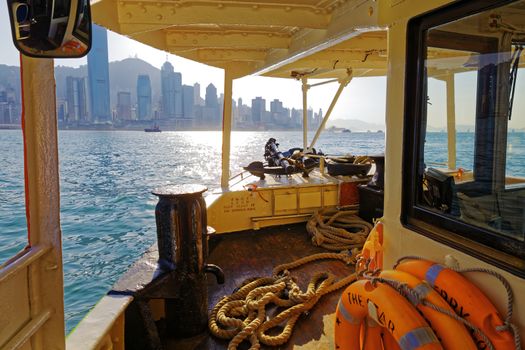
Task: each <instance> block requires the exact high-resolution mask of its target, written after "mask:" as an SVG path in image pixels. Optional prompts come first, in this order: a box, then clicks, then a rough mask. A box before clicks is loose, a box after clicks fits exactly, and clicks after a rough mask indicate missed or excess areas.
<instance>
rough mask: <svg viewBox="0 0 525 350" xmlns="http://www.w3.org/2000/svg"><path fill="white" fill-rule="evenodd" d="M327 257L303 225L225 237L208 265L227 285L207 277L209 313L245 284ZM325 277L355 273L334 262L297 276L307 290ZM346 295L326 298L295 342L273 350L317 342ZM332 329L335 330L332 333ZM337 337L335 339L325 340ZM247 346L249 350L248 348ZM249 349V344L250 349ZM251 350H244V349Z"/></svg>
mask: <svg viewBox="0 0 525 350" xmlns="http://www.w3.org/2000/svg"><path fill="white" fill-rule="evenodd" d="M321 252H326V250H324V249H322V248H318V247H315V246H313V245H312V243H311V241H310V237H309V236H308V235H307V233H306V230H305V225H304V224H298V225H291V226H286V227H279V228H269V229H262V230H260V231H251V232H242V233H237V234H231V235H226V236H225V235H221V236H220V237H218V238H217V239H213V240H212V241H211V242H210V256H209V259H208V262H209V263H212V264H216V265H218V266H220V267H221V268H222V269H223V270H224V274H225V279H226V280H225V283H224V284H223V285H217V283H216V281H215V278H214V277H213V276H211V275H209V276H208V288H209V297H208V300H209V309H210V310H211V308H212V307H213V306H214V305H215V304H216V303H217V301H219V300H220V298H221V297H222V296H224V295H228V294H231V293H232V292H233V290H234V289H235V288H236V287H238V286H239V285H240V284H241V283H242V282H243V281H244V280H246V279H247V278H252V277H262V276H270V275H271V273H272V270H273V268H274V267H275V266H276V265H279V264H282V263H288V262H291V261H294V260H296V259H299V258H302V257H304V256H308V255H311V254H315V253H321ZM320 271H326V272H331V273H333V274H334V275H335V276H336V277H337V278H341V277H344V276H347V275H348V274H350V273H353V267H351V266H345V265H344V263H342V262H339V261H334V260H326V261H320V262H313V263H310V264H308V265H305V266H303V267H300V268H297V269H294V270H292V271H291V272H292V275H293V276H296V278H297V281H298V283H299V285H300V286H301V287H302V288H303V289H304V288H305V287H306V285H307V284H308V281H309V280H310V278H311V277H312V276H313V275H314V274H315V273H316V272H320ZM341 293H342V290H339V291H336V292H334V293H331V294H329V295H326V296H324V297H323V298H322V299H321V300H320V301H319V303H318V304H317V305H316V306H315V307H314V308H313V309H312V310H311V311H310V313H309V314H308V315H304V316H301V318H300V320H299V322H298V323H297V324H296V326H295V330H294V333H293V335H292V337H291V339H290V341H289V342H288V343H287V344H285V345H283V346H280V347H264V346H263V347H262V348H263V349H264V348H270V349H277V348H278V349H293V348H294V346H300V345H305V344H308V343H309V342H312V341H314V342H315V341H316V340H318V339H319V338H320V337H321V336H322V335H323V332H324V327H325V324H323V321H326V320H327V318H326V319H324V316H326V315H330V314H332V313H334V312H335V307H336V304H337V301H338V299H339V296H340V294H341ZM329 328H330V329H332V328H331V327H329ZM326 336H328V337H330V338H331V337H332V334H326ZM227 344H228V342H227V341H223V340H219V339H216V338H214V337H212V336H211V335H209V334H205V335H202V336H200V337H195V338H193V339H188V340H185V341H176V342H170V346H169V348H170V349H175V348H176V349H210V350H214V349H226V348H227ZM243 345H244V344H243ZM246 345H247V344H246ZM244 348H246V349H247V348H248V346H246V347H244V346H243V347H240V349H244Z"/></svg>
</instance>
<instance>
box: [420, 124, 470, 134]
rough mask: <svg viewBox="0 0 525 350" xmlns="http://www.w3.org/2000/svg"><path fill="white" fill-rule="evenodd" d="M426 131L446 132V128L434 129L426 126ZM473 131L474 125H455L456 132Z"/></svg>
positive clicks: (434, 127)
mask: <svg viewBox="0 0 525 350" xmlns="http://www.w3.org/2000/svg"><path fill="white" fill-rule="evenodd" d="M427 131H429V132H446V131H447V127H446V126H444V127H441V128H439V127H436V126H432V125H428V126H427ZM474 131H475V126H474V125H468V124H458V125H456V132H474Z"/></svg>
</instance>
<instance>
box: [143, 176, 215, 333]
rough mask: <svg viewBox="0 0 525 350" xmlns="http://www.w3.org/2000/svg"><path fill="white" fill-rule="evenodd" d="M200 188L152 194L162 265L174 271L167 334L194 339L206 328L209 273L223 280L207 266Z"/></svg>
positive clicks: (172, 188)
mask: <svg viewBox="0 0 525 350" xmlns="http://www.w3.org/2000/svg"><path fill="white" fill-rule="evenodd" d="M206 190H207V188H206V187H204V186H201V185H180V186H166V187H162V188H157V189H155V190H154V191H153V192H152V193H153V194H154V195H156V196H158V197H159V202H158V203H157V206H156V208H155V219H156V223H157V241H158V247H159V265H160V267H161V269H162V270H164V271H165V272H168V271H171V272H170V273H172V274H173V277H174V278H173V280H174V281H175V282H174V283H175V284H176V285H175V286H174V288H175V290H176V291H177V293H175V294H176V297H174V298H170V299H166V300H165V313H166V323H167V329H168V333H169V334H170V335H171V336H175V337H191V336H194V335H196V334H199V333H201V332H202V331H204V330H205V329H206V324H207V319H208V317H207V311H208V288H207V278H206V272H212V273H214V274H215V275H216V277H217V281H218V282H219V283H221V282H223V281H224V275H223V273H222V270H220V268H218V267H216V266H214V265H209V264H206V260H207V258H208V242H207V238H206V234H207V220H206V203H205V202H204V198H203V197H202V193H203V192H205V191H206Z"/></svg>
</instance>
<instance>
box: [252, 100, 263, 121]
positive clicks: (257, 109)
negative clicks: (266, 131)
mask: <svg viewBox="0 0 525 350" xmlns="http://www.w3.org/2000/svg"><path fill="white" fill-rule="evenodd" d="M265 111H266V100H265V99H264V98H262V97H256V98H254V99H252V122H253V123H254V124H260V123H262V122H263V121H264V112H265Z"/></svg>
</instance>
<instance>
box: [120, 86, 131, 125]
mask: <svg viewBox="0 0 525 350" xmlns="http://www.w3.org/2000/svg"><path fill="white" fill-rule="evenodd" d="M117 118H118V119H120V120H131V93H130V92H127V91H119V92H118V93H117Z"/></svg>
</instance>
